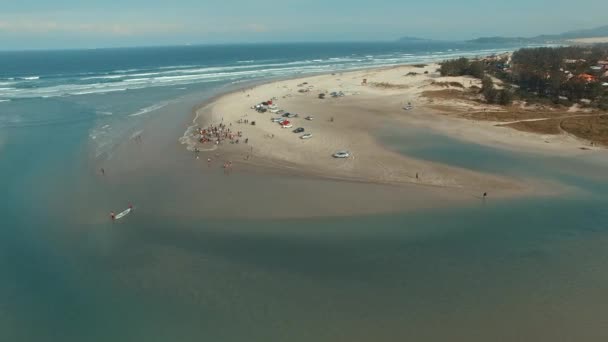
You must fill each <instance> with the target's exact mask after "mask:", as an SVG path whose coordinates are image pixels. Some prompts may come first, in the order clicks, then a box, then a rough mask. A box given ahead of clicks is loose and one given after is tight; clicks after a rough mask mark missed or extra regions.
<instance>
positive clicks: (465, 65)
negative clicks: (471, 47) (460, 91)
mask: <svg viewBox="0 0 608 342" xmlns="http://www.w3.org/2000/svg"><path fill="white" fill-rule="evenodd" d="M484 68H485V67H484V63H483V62H481V61H470V60H468V59H467V58H464V57H463V58H458V59H454V60H449V61H445V62H443V63H441V68H440V69H439V72H440V73H441V76H473V77H475V78H479V79H481V78H483V76H484V74H485V72H484Z"/></svg>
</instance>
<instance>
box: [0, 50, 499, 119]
mask: <svg viewBox="0 0 608 342" xmlns="http://www.w3.org/2000/svg"><path fill="white" fill-rule="evenodd" d="M505 51H509V50H505V49H484V50H477V51H464V52H457V51H452V52H448V51H442V52H428V53H426V54H420V55H413V54H408V53H401V52H395V53H391V54H379V55H375V56H374V55H367V56H365V58H364V57H362V56H360V55H350V56H344V57H332V58H328V59H315V60H297V61H290V62H283V63H281V62H276V60H263V61H261V60H258V61H255V60H247V61H240V62H242V63H235V64H233V65H227V66H213V67H203V66H196V65H176V66H168V67H160V68H157V69H155V70H150V69H128V70H115V71H111V72H107V73H103V74H99V73H98V74H91V73H88V74H84V73H82V74H79V75H82V76H84V75H87V76H88V77H84V78H80V79H79V80H78V83H77V84H74V83H66V84H59V85H53V86H44V85H43V84H41V86H40V87H37V88H30V87H19V86H17V88H7V87H4V88H0V97H5V98H32V97H54V96H71V95H88V94H103V93H109V92H119V91H126V90H131V89H143V88H149V87H163V86H180V87H181V88H178V89H182V88H184V86H186V85H189V84H195V83H206V82H216V81H230V82H240V81H243V80H250V79H253V78H263V77H282V76H289V75H299V74H306V73H316V72H324V71H328V70H336V71H348V70H353V69H360V68H366V67H376V66H392V65H398V64H402V63H420V62H434V61H441V60H445V59H449V58H456V57H460V56H466V57H471V56H480V55H489V54H498V53H501V52H505ZM244 62H247V63H244ZM66 80H69V79H66ZM91 80H100V82H93V83H88V84H87V81H91ZM103 80H112V82H103ZM5 83H6V82H5ZM11 85H12V84H11ZM148 111H149V110H148ZM148 111H146V112H148ZM140 112H141V111H140ZM140 112H138V113H134V114H131V115H132V116H138V115H143V114H145V113H140Z"/></svg>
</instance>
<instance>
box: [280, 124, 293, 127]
mask: <svg viewBox="0 0 608 342" xmlns="http://www.w3.org/2000/svg"><path fill="white" fill-rule="evenodd" d="M292 127H293V125H292V124H290V123H289V124H287V125H281V128H292Z"/></svg>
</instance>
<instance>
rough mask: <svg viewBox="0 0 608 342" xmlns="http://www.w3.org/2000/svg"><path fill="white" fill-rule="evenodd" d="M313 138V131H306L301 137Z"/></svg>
mask: <svg viewBox="0 0 608 342" xmlns="http://www.w3.org/2000/svg"><path fill="white" fill-rule="evenodd" d="M310 138H312V133H306V134H304V135H302V136H301V137H300V139H310Z"/></svg>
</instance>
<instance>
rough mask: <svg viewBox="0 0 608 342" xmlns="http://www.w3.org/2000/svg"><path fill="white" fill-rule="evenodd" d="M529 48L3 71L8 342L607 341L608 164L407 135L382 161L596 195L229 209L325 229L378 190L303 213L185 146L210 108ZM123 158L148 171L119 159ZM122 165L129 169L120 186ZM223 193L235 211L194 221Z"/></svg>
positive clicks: (235, 53) (235, 56)
mask: <svg viewBox="0 0 608 342" xmlns="http://www.w3.org/2000/svg"><path fill="white" fill-rule="evenodd" d="M515 48H517V47H514V46H484V47H483V48H479V46H476V45H470V44H464V43H435V42H433V43H428V42H424V43H422V42H421V43H414V44H392V43H341V44H328V43H324V44H313V43H310V44H274V45H227V46H187V47H186V46H184V47H158V48H134V49H99V50H69V51H28V52H0V189H2V194H3V196H2V198H1V199H0V203H1V205H0V215H1V217H2V224H0V340H2V341H4V340H6V341H201V340H207V341H341V340H365V341H369V340H373V341H394V340H416V341H445V340H457V341H458V340H467V341H514V340H521V341H529V340H533V341H573V340H579V341H603V340H605V339H606V338H608V329H606V327H607V326H608V318H606V317H608V316H607V315H606V314H605V313H606V309H605V305H604V302H603V298H604V297H605V292H606V289H608V273H606V272H605V267H606V265H607V263H608V252H607V251H606V245H607V243H608V226H607V222H608V212H607V211H606V210H605V208H606V205H607V204H608V197H607V193H608V192H607V191H606V190H608V181H607V178H606V177H605V174H606V173H605V172H606V171H607V170H608V163H607V162H606V159H605V158H603V157H604V156H605V155H600V156H599V157H597V156H594V157H585V156H583V157H576V158H574V157H569V158H565V157H549V156H539V155H534V154H530V153H527V152H514V151H507V150H501V149H496V148H490V147H483V146H479V145H475V144H472V143H465V142H462V141H459V140H455V139H451V138H447V137H443V136H439V135H437V134H436V133H433V132H430V131H421V130H411V131H408V130H404V131H402V132H401V133H400V134H394V132H392V133H391V134H387V136H381V137H380V138H381V140H383V141H384V142H385V143H386V144H387V145H388V146H389V147H391V148H394V149H395V150H397V151H399V152H401V153H404V154H407V155H411V156H415V157H417V158H421V159H428V160H432V161H436V162H443V163H446V164H449V165H455V166H459V167H464V168H469V169H472V170H478V171H487V172H495V173H498V174H504V175H508V176H512V177H531V178H538V179H543V180H549V181H555V182H560V183H563V184H566V185H568V186H571V187H573V188H576V189H578V191H577V192H574V194H572V195H568V196H562V197H551V198H530V199H517V200H503V201H492V200H490V201H487V202H480V203H475V204H466V205H465V204H463V205H454V206H453V207H442V208H435V209H427V210H421V211H414V212H404V213H394V214H382V215H380V214H378V215H350V216H337V217H310V218H303V219H283V218H276V217H272V215H269V217H268V218H265V217H263V215H261V216H260V215H258V216H256V217H247V212H246V211H245V210H244V209H243V208H242V207H231V206H230V204H229V203H234V202H236V201H239V199H240V200H241V201H242V202H243V203H250V208H249V210H251V211H252V213H253V211H254V210H255V208H261V205H262V204H256V203H255V199H256V196H258V195H257V194H259V196H260V197H263V198H264V199H265V201H266V202H269V203H270V208H266V207H264V210H268V212H270V211H271V210H273V208H274V210H277V208H281V207H282V206H289V205H290V204H291V205H299V206H307V207H312V208H314V207H315V205H319V204H318V202H319V200H318V199H319V198H323V192H324V191H330V189H331V190H333V191H345V189H346V188H345V187H346V186H348V187H354V188H358V187H360V188H361V189H362V190H361V191H368V189H367V188H365V185H361V184H358V185H354V184H353V185H345V184H329V183H331V182H329V183H327V184H326V183H318V182H320V181H315V180H303V181H301V184H300V185H298V184H297V182H291V184H292V186H294V192H295V193H300V192H298V191H302V192H304V191H308V193H311V194H312V195H311V198H310V199H302V200H300V201H295V200H294V202H293V203H289V199H284V198H280V197H276V196H278V194H274V193H273V192H272V191H271V190H268V189H272V188H274V187H275V185H277V184H279V185H280V184H284V183H285V182H286V180H285V176H270V175H262V174H252V175H247V174H237V175H235V176H234V177H233V176H231V178H230V181H229V182H228V181H227V180H226V179H227V178H226V177H225V176H224V175H223V174H222V173H221V172H220V171H209V170H206V171H202V170H198V169H197V170H194V171H193V170H192V169H193V168H192V167H191V165H192V164H188V163H190V162H192V158H191V155H190V154H188V153H187V152H185V150H184V149H183V148H181V146H178V145H177V144H175V142H176V141H177V139H178V138H179V137H180V136H181V134H182V133H183V132H184V130H185V127H186V126H187V124H188V123H189V121H190V120H191V112H192V109H193V108H194V107H195V106H196V105H197V104H198V103H201V102H203V101H204V100H205V99H209V98H211V97H213V96H215V95H218V94H220V93H222V92H225V91H228V90H231V89H237V88H238V87H240V86H244V85H247V84H253V83H257V82H264V81H268V80H272V79H278V78H287V77H295V76H298V75H303V74H313V73H323V72H340V71H345V70H353V69H360V68H368V67H375V66H389V65H395V64H401V63H424V62H430V61H438V60H443V59H447V58H454V57H458V56H482V55H489V54H493V53H501V52H504V51H511V50H513V49H515ZM148 133H149V134H150V135H153V136H150V135H148ZM137 135H141V136H142V137H143V141H144V143H145V144H155V145H158V148H154V149H153V151H155V152H154V153H158V156H155V155H149V153H150V152H140V151H137V150H136V149H137V147H133V146H130V145H129V141H130V140H131V139H132V137H134V136H137ZM125 146H126V147H125ZM121 148H122V149H127V150H129V153H131V152H132V154H129V155H133V156H141V155H144V154H145V157H146V158H145V159H146V162H145V163H144V162H141V163H140V162H138V160H136V159H137V158H132V160H131V159H119V156H120V155H121V153H120V152H119V151H120V150H121ZM131 150H132V151H131ZM118 164H120V165H121V170H122V171H120V172H119V173H118V171H116V172H117V174H114V169H113V168H112V166H115V165H118ZM100 165H101V166H104V167H108V166H110V167H109V168H108V170H107V172H108V175H107V177H105V178H104V177H100V176H99V171H98V167H99V166H100ZM294 183H295V184H294ZM201 192H203V193H205V192H206V193H209V196H208V197H212V198H216V197H221V198H219V199H212V200H208V197H203V199H204V200H201V201H200V202H197V203H195V204H192V203H190V201H189V199H192V198H197V199H198V197H196V194H198V193H201ZM245 192H246V193H245ZM218 194H219V195H218ZM275 195H276V196H275ZM222 198H223V199H222ZM243 198H246V199H243ZM224 200H225V202H224ZM218 201H219V202H218ZM129 202H133V203H134V204H135V206H136V211H135V213H134V214H133V215H131V216H129V217H128V218H127V220H125V221H123V222H120V224H116V225H112V224H111V223H110V222H109V220H108V216H107V215H108V213H109V211H111V210H119V209H120V208H124V207H126V205H127V203H129ZM251 202H253V204H251ZM214 203H215V204H214ZM218 203H219V204H218ZM222 203H227V204H226V205H222ZM214 205H215V206H214ZM257 206H260V207H257ZM185 207H188V208H186V209H184V208H185ZM219 207H221V208H219ZM210 208H212V209H210ZM215 210H217V211H222V215H213V213H214V211H215ZM279 210H280V209H279ZM232 213H233V214H234V215H231V214H232Z"/></svg>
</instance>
